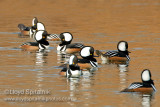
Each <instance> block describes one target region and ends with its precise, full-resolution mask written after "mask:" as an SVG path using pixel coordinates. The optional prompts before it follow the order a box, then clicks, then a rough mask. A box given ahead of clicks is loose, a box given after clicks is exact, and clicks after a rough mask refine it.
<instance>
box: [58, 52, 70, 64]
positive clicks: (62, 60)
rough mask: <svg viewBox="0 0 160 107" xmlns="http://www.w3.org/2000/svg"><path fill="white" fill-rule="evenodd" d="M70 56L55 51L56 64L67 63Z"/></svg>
mask: <svg viewBox="0 0 160 107" xmlns="http://www.w3.org/2000/svg"><path fill="white" fill-rule="evenodd" d="M69 57H70V54H66V53H65V52H59V51H57V63H60V64H61V63H67V62H68V61H69Z"/></svg>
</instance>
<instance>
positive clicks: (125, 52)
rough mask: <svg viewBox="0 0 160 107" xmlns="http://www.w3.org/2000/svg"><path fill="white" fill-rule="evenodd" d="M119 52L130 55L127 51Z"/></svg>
mask: <svg viewBox="0 0 160 107" xmlns="http://www.w3.org/2000/svg"><path fill="white" fill-rule="evenodd" d="M118 51H119V52H122V53H124V54H125V55H129V51H128V50H126V51H120V50H118Z"/></svg>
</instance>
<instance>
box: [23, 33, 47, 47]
mask: <svg viewBox="0 0 160 107" xmlns="http://www.w3.org/2000/svg"><path fill="white" fill-rule="evenodd" d="M47 34H48V33H47V31H37V32H36V34H35V40H36V42H26V43H23V44H22V45H21V46H20V47H21V48H22V49H24V50H37V49H48V48H49V42H48V41H47V40H46V39H47Z"/></svg>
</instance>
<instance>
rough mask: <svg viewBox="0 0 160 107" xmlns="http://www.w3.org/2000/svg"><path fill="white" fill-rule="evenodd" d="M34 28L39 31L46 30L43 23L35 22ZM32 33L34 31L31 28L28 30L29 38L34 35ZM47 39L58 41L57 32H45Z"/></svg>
mask: <svg viewBox="0 0 160 107" xmlns="http://www.w3.org/2000/svg"><path fill="white" fill-rule="evenodd" d="M36 30H37V31H39V30H46V29H45V26H44V24H43V23H41V22H38V23H37V29H36ZM34 33H35V31H33V30H32V29H31V30H30V37H31V38H32V37H34ZM47 40H50V41H60V37H59V35H58V34H47Z"/></svg>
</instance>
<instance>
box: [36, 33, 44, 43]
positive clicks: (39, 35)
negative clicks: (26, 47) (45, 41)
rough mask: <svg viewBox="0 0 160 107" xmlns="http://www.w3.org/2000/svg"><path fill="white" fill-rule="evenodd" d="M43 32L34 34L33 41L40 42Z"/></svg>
mask: <svg viewBox="0 0 160 107" xmlns="http://www.w3.org/2000/svg"><path fill="white" fill-rule="evenodd" d="M43 32H44V31H38V32H37V33H36V34H35V39H36V40H37V41H39V40H41V39H42V38H43V37H42V34H43Z"/></svg>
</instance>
